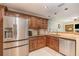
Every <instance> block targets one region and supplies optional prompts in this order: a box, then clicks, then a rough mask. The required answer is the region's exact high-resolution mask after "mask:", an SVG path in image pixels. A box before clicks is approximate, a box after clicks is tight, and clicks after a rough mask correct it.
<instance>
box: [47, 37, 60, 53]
mask: <svg viewBox="0 0 79 59" xmlns="http://www.w3.org/2000/svg"><path fill="white" fill-rule="evenodd" d="M46 45H47V46H48V47H50V48H52V49H54V50H55V51H58V52H59V39H58V38H57V37H53V36H47V39H46Z"/></svg>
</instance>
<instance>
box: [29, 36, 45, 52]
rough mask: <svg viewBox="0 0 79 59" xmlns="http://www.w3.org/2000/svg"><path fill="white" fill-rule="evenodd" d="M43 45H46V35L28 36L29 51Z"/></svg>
mask: <svg viewBox="0 0 79 59" xmlns="http://www.w3.org/2000/svg"><path fill="white" fill-rule="evenodd" d="M45 46H46V37H44V36H38V37H33V38H30V42H29V50H30V52H31V51H34V50H36V49H39V48H42V47H45Z"/></svg>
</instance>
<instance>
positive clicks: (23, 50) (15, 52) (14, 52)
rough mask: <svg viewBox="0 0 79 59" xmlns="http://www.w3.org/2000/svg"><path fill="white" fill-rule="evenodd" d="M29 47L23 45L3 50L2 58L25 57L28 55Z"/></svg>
mask: <svg viewBox="0 0 79 59" xmlns="http://www.w3.org/2000/svg"><path fill="white" fill-rule="evenodd" d="M28 47H29V45H23V46H19V47H15V48H10V49H4V50H3V55H4V56H27V55H28V53H29V48H28Z"/></svg>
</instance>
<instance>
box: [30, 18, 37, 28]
mask: <svg viewBox="0 0 79 59" xmlns="http://www.w3.org/2000/svg"><path fill="white" fill-rule="evenodd" d="M29 28H31V29H37V18H36V17H30V19H29Z"/></svg>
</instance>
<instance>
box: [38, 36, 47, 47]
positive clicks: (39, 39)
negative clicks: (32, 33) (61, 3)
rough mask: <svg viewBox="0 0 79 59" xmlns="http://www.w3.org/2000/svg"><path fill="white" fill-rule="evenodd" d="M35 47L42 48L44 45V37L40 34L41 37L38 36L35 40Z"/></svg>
mask: <svg viewBox="0 0 79 59" xmlns="http://www.w3.org/2000/svg"><path fill="white" fill-rule="evenodd" d="M37 41H38V42H37V45H38V46H37V47H38V48H42V47H45V46H46V37H44V36H42V37H38V40H37Z"/></svg>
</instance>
